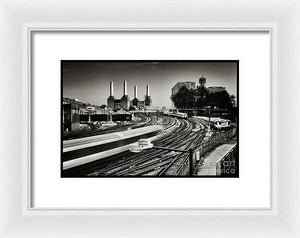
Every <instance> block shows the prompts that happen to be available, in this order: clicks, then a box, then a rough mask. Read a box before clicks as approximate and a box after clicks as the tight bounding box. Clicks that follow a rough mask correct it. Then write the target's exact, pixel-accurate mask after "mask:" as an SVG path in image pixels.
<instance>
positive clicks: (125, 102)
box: [107, 81, 152, 111]
mask: <svg viewBox="0 0 300 238" xmlns="http://www.w3.org/2000/svg"><path fill="white" fill-rule="evenodd" d="M113 88H114V85H113V82H110V95H109V97H108V99H107V106H108V107H109V108H110V109H111V110H115V111H116V110H120V109H124V110H129V106H135V107H137V108H143V107H144V106H151V103H152V100H151V96H150V87H149V85H147V86H146V95H145V100H144V101H140V100H139V99H138V97H137V86H136V85H135V86H134V88H133V93H134V95H133V100H132V101H130V99H129V96H128V94H127V82H126V81H124V82H123V96H122V97H121V98H120V99H117V98H115V97H114V89H113Z"/></svg>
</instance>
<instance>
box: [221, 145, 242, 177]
mask: <svg viewBox="0 0 300 238" xmlns="http://www.w3.org/2000/svg"><path fill="white" fill-rule="evenodd" d="M236 163H237V145H236V144H235V145H234V146H233V148H232V149H231V150H230V151H228V152H227V153H226V155H224V156H223V157H222V158H220V159H219V160H218V161H217V163H216V172H217V176H230V175H236V174H238V173H237V172H238V171H237V168H238V166H237V164H236Z"/></svg>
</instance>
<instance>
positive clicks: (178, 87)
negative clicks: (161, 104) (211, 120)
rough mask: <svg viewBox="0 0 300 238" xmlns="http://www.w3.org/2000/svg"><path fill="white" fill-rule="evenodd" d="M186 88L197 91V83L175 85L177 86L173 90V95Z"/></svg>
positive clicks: (189, 82)
mask: <svg viewBox="0 0 300 238" xmlns="http://www.w3.org/2000/svg"><path fill="white" fill-rule="evenodd" d="M184 86H185V87H186V88H187V89H192V90H195V87H196V83H195V82H191V81H187V82H178V83H176V84H175V86H174V87H173V88H172V95H175V94H177V93H178V91H179V90H180V89H181V88H182V87H184Z"/></svg>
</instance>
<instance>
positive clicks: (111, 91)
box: [109, 82, 114, 96]
mask: <svg viewBox="0 0 300 238" xmlns="http://www.w3.org/2000/svg"><path fill="white" fill-rule="evenodd" d="M109 96H114V82H110V85H109Z"/></svg>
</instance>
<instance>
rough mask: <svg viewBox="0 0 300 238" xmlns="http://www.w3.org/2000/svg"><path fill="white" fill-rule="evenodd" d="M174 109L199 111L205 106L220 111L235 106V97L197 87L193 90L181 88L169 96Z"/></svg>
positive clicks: (226, 93)
mask: <svg viewBox="0 0 300 238" xmlns="http://www.w3.org/2000/svg"><path fill="white" fill-rule="evenodd" d="M171 100H172V101H173V103H174V105H175V107H176V108H180V109H195V108H197V109H201V108H203V107H205V106H210V107H212V108H214V107H217V108H221V109H232V108H233V107H234V104H235V96H234V95H229V93H228V92H227V91H226V90H222V91H218V92H209V91H208V90H207V89H206V88H205V87H199V86H198V87H197V88H196V89H195V90H193V89H188V88H187V87H186V86H183V87H181V88H180V89H179V91H178V92H177V93H176V94H174V95H172V96H171Z"/></svg>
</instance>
